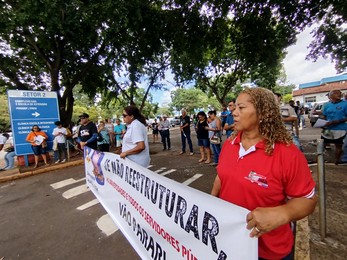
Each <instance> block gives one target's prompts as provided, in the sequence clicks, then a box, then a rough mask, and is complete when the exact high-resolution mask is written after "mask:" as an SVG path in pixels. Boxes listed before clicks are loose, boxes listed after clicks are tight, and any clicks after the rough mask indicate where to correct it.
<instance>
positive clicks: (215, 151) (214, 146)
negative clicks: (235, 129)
mask: <svg viewBox="0 0 347 260" xmlns="http://www.w3.org/2000/svg"><path fill="white" fill-rule="evenodd" d="M211 148H212V151H213V161H214V163H218V160H219V155H220V151H221V146H220V144H212V143H211Z"/></svg>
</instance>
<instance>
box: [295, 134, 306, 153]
mask: <svg viewBox="0 0 347 260" xmlns="http://www.w3.org/2000/svg"><path fill="white" fill-rule="evenodd" d="M292 138H293V143H294V144H295V145H296V147H298V149H299V150H300V151H301V152H303V151H304V149H303V148H302V146H301V143H300V140H299V137H298V136H297V135H295V134H294V133H292Z"/></svg>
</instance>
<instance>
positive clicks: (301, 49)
mask: <svg viewBox="0 0 347 260" xmlns="http://www.w3.org/2000/svg"><path fill="white" fill-rule="evenodd" d="M311 30H312V29H306V30H305V31H303V32H302V33H300V34H299V35H298V38H297V42H296V44H295V45H292V46H290V47H289V48H287V53H288V54H287V56H286V58H285V59H284V61H283V63H284V68H285V71H286V74H287V83H288V84H295V85H297V86H298V85H299V84H302V83H308V82H313V81H319V80H320V79H322V78H324V77H331V76H335V75H336V74H337V73H336V70H335V66H334V64H333V63H331V61H330V60H329V59H323V58H319V59H318V60H317V61H316V62H314V61H312V60H306V56H307V54H308V53H309V50H308V46H309V44H310V42H311V41H312V36H311V34H310V31H311ZM166 76H167V78H166V80H167V81H169V82H171V83H168V82H166V81H164V82H163V83H164V84H166V85H167V87H168V88H169V89H171V90H174V89H175V88H174V86H173V84H172V83H174V82H175V81H174V79H173V77H172V75H171V74H170V73H167V74H166ZM151 93H152V95H153V99H154V102H158V103H159V106H167V105H168V104H169V103H170V102H171V98H170V92H169V91H164V92H162V91H153V92H151Z"/></svg>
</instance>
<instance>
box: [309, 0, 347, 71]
mask: <svg viewBox="0 0 347 260" xmlns="http://www.w3.org/2000/svg"><path fill="white" fill-rule="evenodd" d="M311 15H312V16H313V17H315V18H316V19H315V21H317V23H318V24H319V25H318V26H317V27H316V28H315V29H314V30H313V37H314V40H313V42H312V43H311V44H310V53H309V55H308V57H309V58H311V59H313V60H317V59H318V58H319V57H324V58H326V57H328V56H330V58H331V60H332V61H334V62H335V64H336V69H337V70H338V71H339V72H343V71H345V70H346V68H347V27H346V26H347V4H346V1H345V0H334V1H333V0H326V1H318V3H317V6H316V8H315V9H312V12H311Z"/></svg>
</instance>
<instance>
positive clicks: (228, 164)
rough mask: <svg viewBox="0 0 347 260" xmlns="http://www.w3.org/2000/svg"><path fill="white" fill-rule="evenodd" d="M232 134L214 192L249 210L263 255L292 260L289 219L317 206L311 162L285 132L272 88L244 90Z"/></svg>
mask: <svg viewBox="0 0 347 260" xmlns="http://www.w3.org/2000/svg"><path fill="white" fill-rule="evenodd" d="M233 116H234V120H235V122H234V124H235V126H234V133H233V134H232V136H231V137H230V138H229V139H227V140H226V141H225V143H224V145H223V148H222V151H221V154H220V160H219V164H218V167H217V173H218V174H217V176H216V178H215V181H214V184H213V188H212V191H211V195H213V196H217V197H219V198H221V199H223V200H226V201H229V202H231V203H233V204H236V205H238V206H241V207H244V208H247V209H248V210H250V212H249V213H248V215H247V219H246V222H247V226H246V227H247V229H249V230H250V236H251V237H257V238H259V241H258V250H259V251H258V254H259V259H283V260H289V259H293V254H292V249H293V243H294V237H293V232H292V230H291V227H290V222H292V221H296V220H299V219H302V218H304V217H306V216H308V215H309V214H311V213H312V212H313V210H314V208H315V206H316V203H317V198H316V195H315V182H314V181H313V179H312V176H311V172H310V169H309V167H308V164H307V161H306V159H305V157H304V155H303V154H302V153H301V152H300V150H299V149H298V148H297V147H296V146H295V145H294V144H293V141H292V137H291V136H290V134H289V133H288V132H287V131H286V129H285V127H284V125H283V123H282V119H281V114H280V110H279V108H278V106H277V103H276V101H275V98H274V95H273V93H272V92H271V91H269V90H267V89H264V88H249V89H245V90H243V91H242V92H241V93H240V95H239V96H238V98H237V102H236V109H235V110H234V112H233Z"/></svg>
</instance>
